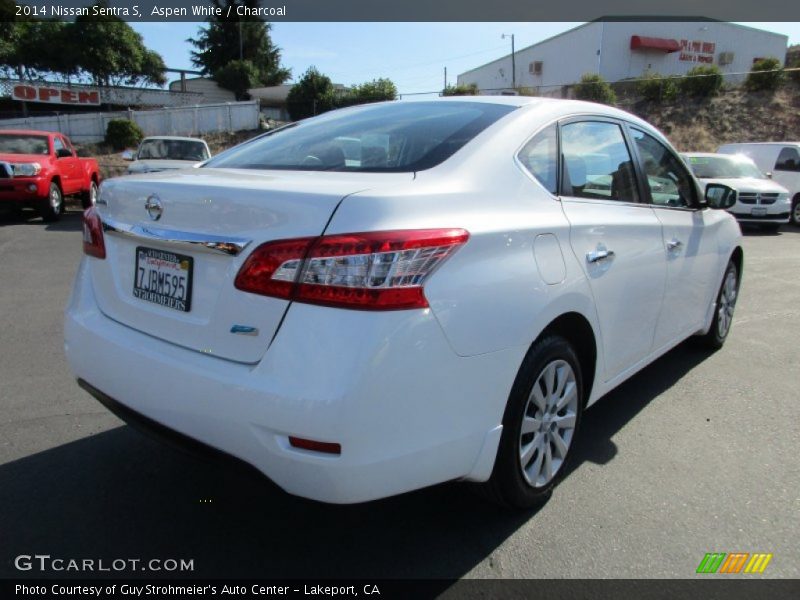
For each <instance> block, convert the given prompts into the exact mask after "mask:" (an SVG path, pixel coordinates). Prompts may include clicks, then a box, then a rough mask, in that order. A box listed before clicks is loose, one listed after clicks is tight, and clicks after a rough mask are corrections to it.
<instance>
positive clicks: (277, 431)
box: [65, 259, 525, 503]
mask: <svg viewBox="0 0 800 600" xmlns="http://www.w3.org/2000/svg"><path fill="white" fill-rule="evenodd" d="M87 260H93V259H84V263H82V265H81V267H80V268H79V270H78V274H77V278H76V283H75V288H74V291H73V296H72V298H71V300H70V303H69V306H68V307H67V313H66V319H65V349H66V353H67V358H68V361H69V364H70V368H71V370H72V372H73V373H74V375H75V376H76V377H77V378H78V379H80V380H83V381H84V382H87V383H88V384H89V385H90V386H91V387H92V388H94V389H95V390H97V391H98V392H99V393H100V394H102V395H101V396H100V397H101V398H103V397H105V398H110V399H113V401H114V402H116V403H119V405H120V406H121V407H122V409H124V410H127V411H129V413H130V414H134V415H137V416H140V417H143V418H145V419H147V421H148V422H150V423H155V424H156V425H157V426H158V428H161V429H162V431H163V430H166V431H170V430H171V431H174V432H177V433H179V434H181V435H182V436H186V437H188V438H190V439H192V440H197V441H199V442H202V443H203V444H206V445H208V446H211V447H212V448H215V449H217V450H220V451H222V452H225V453H227V454H230V455H232V456H234V457H236V458H239V459H241V460H244V461H245V462H247V463H249V464H251V465H253V466H255V467H256V468H257V469H259V470H260V471H261V472H263V473H264V474H265V475H266V476H267V477H269V478H270V479H272V480H273V481H274V482H275V483H277V484H278V485H279V486H280V487H282V488H283V489H284V490H286V491H287V492H290V493H292V494H296V495H299V496H304V497H307V498H312V499H315V500H320V501H324V502H334V503H352V502H361V501H366V500H372V499H375V498H380V497H385V496H390V495H394V494H399V493H402V492H405V491H409V490H413V489H418V488H421V487H425V486H428V485H432V484H436V483H440V482H443V481H448V480H452V479H458V478H469V479H473V480H485V479H486V478H488V476H489V475H490V474H491V469H492V466H493V462H494V456H495V454H496V450H497V443H498V441H499V435H500V427H499V424H500V422H501V419H502V415H503V410H504V407H505V402H506V399H507V397H508V393H509V390H510V387H511V384H512V383H513V379H514V376H515V375H516V370H517V368H518V365H519V363H520V361H521V360H522V356H523V355H524V350H525V349H509V350H505V351H501V352H495V353H490V354H485V355H481V356H477V357H470V358H462V357H458V356H457V355H456V354H455V353H454V352H453V351H452V350H451V348H450V347H449V345H448V344H447V341H446V339H445V338H444V335H443V333H442V331H441V328H440V327H439V325H438V323H437V322H436V320H435V318H434V317H433V315H432V314H431V313H430V311H429V310H424V311H394V312H385V313H371V312H361V311H346V310H333V309H327V308H324V307H316V306H309V305H299V304H296V305H293V306H292V307H291V308H290V309H289V312H288V313H287V316H286V318H285V320H284V323H283V325H282V327H281V329H280V331H279V332H278V334H277V336H276V338H275V340H274V341H273V343H272V345H271V347H270V349H269V351H268V352H267V354H266V356H265V357H264V358H263V359H262V360H261V362H260V363H258V364H257V365H245V364H239V363H233V362H230V361H226V360H222V359H218V358H214V357H211V356H208V355H204V354H200V353H198V352H194V351H191V350H187V349H183V348H180V347H177V346H174V345H172V344H169V343H167V342H163V341H160V340H158V339H156V338H153V337H151V336H148V335H145V334H142V333H139V332H137V331H134V330H132V329H130V328H128V327H126V326H124V325H121V324H119V323H117V322H115V321H112V320H111V319H109V318H108V317H106V316H105V315H103V314H102V313H101V312H100V311H99V309H98V308H97V304H96V302H95V300H94V294H93V290H92V285H91V281H90V278H89V277H88V272H87V271H88V270H87V268H86V262H85V261H87ZM93 393H94V392H93ZM94 395H95V396H98V394H96V393H95V394H94ZM290 435H291V436H297V437H302V438H306V439H311V440H317V441H323V442H335V443H339V444H341V448H342V452H341V455H324V454H319V453H315V452H310V451H306V450H299V449H295V448H292V447H291V446H290V445H289V441H288V437H289V436H290Z"/></svg>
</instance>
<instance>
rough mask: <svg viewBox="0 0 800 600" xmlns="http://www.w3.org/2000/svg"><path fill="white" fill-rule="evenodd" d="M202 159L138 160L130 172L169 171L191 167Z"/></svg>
mask: <svg viewBox="0 0 800 600" xmlns="http://www.w3.org/2000/svg"><path fill="white" fill-rule="evenodd" d="M200 162H202V161H197V160H156V159H145V160H137V161H135V162H134V163H133V164H132V165H131V166H129V167H128V173H148V172H152V171H169V170H172V169H189V168H191V167H193V166H194V165H198V164H200Z"/></svg>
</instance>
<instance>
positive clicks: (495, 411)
mask: <svg viewBox="0 0 800 600" xmlns="http://www.w3.org/2000/svg"><path fill="white" fill-rule="evenodd" d="M342 138H348V139H356V140H361V143H362V144H363V145H364V147H362V148H361V149H360V152H358V153H355V152H354V153H353V155H354V156H360V157H361V158H360V159H357V158H350V159H346V157H345V153H344V151H343V150H342V148H341V144H340V143H339V141H341V139H342ZM337 140H339V141H337ZM589 156H590V157H591V161H587V160H585V159H584V157H589ZM365 157H366V158H365ZM353 161H355V162H353ZM589 164H591V167H588V166H587V165H589ZM649 182H657V187H658V191H657V193H654V192H653V191H651V189H650V186H651V185H655V184H652V183H649ZM733 201H735V192H734V191H733V190H731V189H730V188H729V187H726V186H723V185H709V186H708V188H707V190H706V193H705V197H704V196H703V195H701V193H700V189H699V186H698V184H697V181H696V180H695V179H694V177H693V176H692V174H691V172H690V171H689V170H688V169H687V168H686V166H685V164H684V162H683V161H682V160H681V159H680V158H679V157H678V155H677V154H676V153H675V151H674V150H673V149H672V148H671V147H670V145H669V143H668V142H667V141H666V140H665V139H664V137H663V136H662V135H661V134H660V133H658V132H657V131H656V130H655V129H653V128H652V127H651V126H649V125H648V124H647V123H645V122H644V121H642V120H640V119H638V118H636V117H634V116H632V115H630V114H628V113H625V112H622V111H620V110H617V109H613V108H609V107H606V106H602V105H597V104H591V103H584V102H575V101H564V100H546V99H538V98H526V97H498V96H494V97H480V98H474V97H473V98H449V99H440V100H435V101H419V102H393V103H381V104H370V105H367V106H361V107H352V108H348V109H343V110H340V111H335V112H330V113H327V114H324V115H321V116H319V117H315V118H312V119H308V120H306V121H303V122H300V123H297V124H295V125H292V126H289V127H286V128H283V129H282V130H280V131H277V132H274V133H268V134H265V135H263V136H261V137H259V138H256V139H254V140H251V141H249V142H246V143H244V144H242V145H240V146H237V147H235V148H233V149H231V150H229V151H227V152H224V153H222V154H220V155H219V156H217V157H216V158H214V159H212V160H211V161H209V162H208V163H207V164H205V165H204V166H203V167H201V168H198V169H192V170H185V171H176V172H171V173H159V174H154V175H151V176H148V177H136V178H119V179H115V180H109V181H107V182H105V183H104V185H103V187H102V190H101V192H100V197H99V200H98V203H97V207H96V208H95V209H92V210H89V211H88V212H86V213H85V216H84V252H85V254H86V256H85V257H84V259H83V261H82V263H81V265H80V268H79V270H78V273H77V276H76V280H75V288H74V292H73V295H72V298H71V300H70V302H69V306H68V308H67V311H66V326H65V336H66V353H67V357H68V359H69V364H70V367H71V369H72V372H73V373H74V375H75V377H76V378H78V380H79V382H80V384H81V385H82V386H83V387H84V388H85V389H87V390H88V391H90V392H91V393H92V394H93V395H94V396H95V397H97V398H98V399H99V400H101V401H102V402H103V403H104V404H105V405H106V406H108V407H109V408H111V410H113V411H115V412H116V413H118V414H120V415H121V416H122V417H123V418H126V419H128V420H131V421H133V422H138V423H140V424H142V423H144V424H147V425H148V426H149V427H152V428H155V429H158V430H160V431H161V432H165V431H170V432H174V435H179V436H185V438H189V439H191V440H196V441H200V442H202V443H203V444H206V445H209V446H211V447H213V448H216V449H218V450H222V451H224V452H226V453H228V454H231V455H233V456H235V457H238V458H239V459H242V460H244V461H246V462H248V463H251V464H252V465H255V466H256V467H257V468H258V469H260V470H261V471H262V472H263V473H264V474H266V475H267V476H268V477H269V478H271V479H272V480H274V481H275V482H277V484H278V485H279V486H281V487H282V488H283V489H285V490H286V491H288V492H290V493H292V494H297V495H300V496H305V497H308V498H313V499H316V500H321V501H326V502H335V503H349V502H360V501H365V500H370V499H374V498H381V497H384V496H389V495H392V494H399V493H402V492H405V491H408V490H413V489H417V488H421V487H424V486H429V485H432V484H436V483H439V482H443V481H448V480H456V479H460V480H470V481H480V482H485V486H486V487H485V489H487V490H488V491H490V492H491V494H492V495H493V496H494V497H496V498H497V499H498V500H500V501H501V502H503V503H505V504H508V505H512V506H520V507H522V506H530V505H532V504H535V503H537V502H541V501H542V500H543V499H545V498H546V497H547V496H548V494H549V492H550V490H551V489H552V488H553V486H554V485H555V484H556V482H557V481H558V480H559V477H561V476H563V474H564V472H565V470H566V468H565V466H564V465H565V463H566V461H567V459H568V458H569V455H570V449H571V448H572V447H573V445H574V444H573V442H574V440H575V435H576V434H577V432H578V431H579V429H580V424H581V414H582V413H583V410H584V409H585V408H586V407H587V406H589V405H591V404H592V403H594V402H595V401H596V400H597V399H598V398H600V397H601V396H603V395H604V394H606V393H607V392H608V391H609V390H611V389H613V388H614V387H616V386H617V385H618V384H620V383H621V382H622V381H624V380H626V379H627V378H628V377H630V376H631V375H633V374H634V373H636V372H637V371H639V370H640V369H641V368H643V367H644V366H645V365H647V364H648V363H650V362H651V361H653V360H654V359H656V358H657V357H659V356H661V355H662V354H664V353H665V352H667V351H668V350H669V349H671V348H673V347H674V346H675V345H677V344H679V343H680V342H681V341H683V340H684V339H686V338H688V337H690V336H695V335H697V336H701V339H702V340H704V341H705V342H706V343H707V344H709V345H710V346H712V347H715V348H718V347H720V346H721V345H722V344H723V342H724V341H725V338H726V336H727V335H728V332H729V330H730V327H731V319H732V316H733V310H734V306H735V304H736V299H737V294H738V289H739V281H740V278H741V273H742V259H743V256H742V248H741V234H740V231H739V226H738V224H737V223H736V221H735V220H734V218H733V217H732V216H730V215H729V214H728V213H727V212H726V211H725V210H714V208H712V206H713V207H717V208H727V207H729V206H730V205H731V204H732V202H733ZM586 433H587V434H588V435H591V433H592V432H591V431H588V432H586Z"/></svg>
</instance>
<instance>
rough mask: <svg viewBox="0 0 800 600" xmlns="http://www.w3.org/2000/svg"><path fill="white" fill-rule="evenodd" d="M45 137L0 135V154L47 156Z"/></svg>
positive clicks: (12, 134)
mask: <svg viewBox="0 0 800 600" xmlns="http://www.w3.org/2000/svg"><path fill="white" fill-rule="evenodd" d="M49 153H50V151H49V148H48V144H47V136H44V135H20V134H16V133H0V154H49Z"/></svg>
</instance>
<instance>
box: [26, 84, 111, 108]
mask: <svg viewBox="0 0 800 600" xmlns="http://www.w3.org/2000/svg"><path fill="white" fill-rule="evenodd" d="M11 97H12V98H13V99H14V100H22V101H25V102H46V103H48V104H78V105H85V106H98V105H99V104H100V92H99V91H97V90H86V89H74V88H65V87H53V86H50V85H27V84H26V85H15V86H14V88H13V89H12V90H11Z"/></svg>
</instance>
